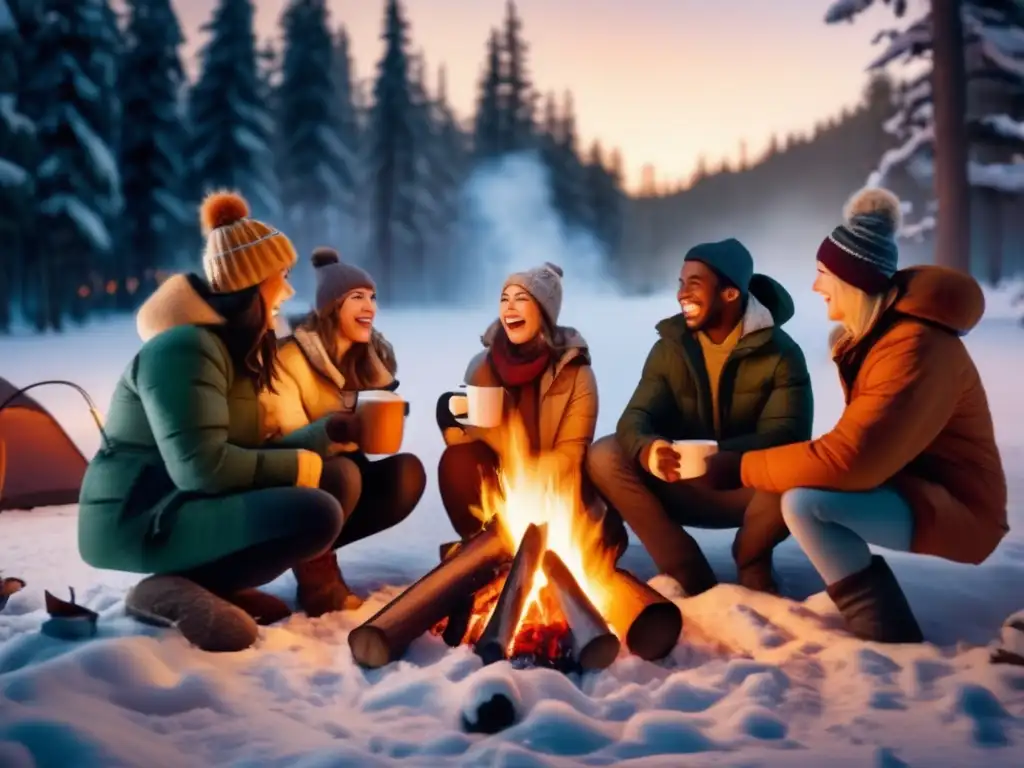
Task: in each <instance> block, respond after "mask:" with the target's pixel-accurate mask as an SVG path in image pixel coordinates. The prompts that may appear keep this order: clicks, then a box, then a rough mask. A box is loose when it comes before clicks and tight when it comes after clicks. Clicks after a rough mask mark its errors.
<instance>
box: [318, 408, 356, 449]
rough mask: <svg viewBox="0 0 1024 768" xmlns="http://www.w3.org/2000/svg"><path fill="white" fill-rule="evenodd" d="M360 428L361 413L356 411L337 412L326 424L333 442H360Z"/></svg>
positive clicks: (325, 427)
mask: <svg viewBox="0 0 1024 768" xmlns="http://www.w3.org/2000/svg"><path fill="white" fill-rule="evenodd" d="M360 428H361V424H360V419H359V414H358V413H356V412H352V413H348V412H343V413H335V414H333V415H332V416H331V417H330V418H328V419H327V424H326V425H325V426H324V429H325V430H326V432H327V437H328V439H329V440H330V441H331V442H332V443H358V442H359V431H360Z"/></svg>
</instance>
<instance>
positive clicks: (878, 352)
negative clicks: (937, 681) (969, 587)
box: [708, 189, 1008, 643]
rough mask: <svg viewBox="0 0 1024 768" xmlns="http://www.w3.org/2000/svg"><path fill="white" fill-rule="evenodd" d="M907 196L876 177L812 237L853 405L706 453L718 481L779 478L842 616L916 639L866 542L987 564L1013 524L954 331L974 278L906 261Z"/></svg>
mask: <svg viewBox="0 0 1024 768" xmlns="http://www.w3.org/2000/svg"><path fill="white" fill-rule="evenodd" d="M899 211H900V207H899V201H898V200H897V199H896V197H895V196H894V195H892V193H890V192H888V191H886V190H882V189H867V190H863V191H862V192H860V193H859V194H858V195H856V196H854V198H852V199H851V200H850V202H849V203H848V204H847V207H846V211H845V222H844V223H843V224H842V225H840V226H838V227H836V228H835V229H834V230H833V231H832V233H831V234H830V235H829V236H828V237H827V238H825V240H824V241H823V242H822V244H821V246H820V247H819V249H818V276H817V279H816V280H815V281H814V290H815V292H817V293H819V294H820V295H821V296H822V297H823V298H824V299H825V303H826V305H827V306H828V316H829V319H830V320H833V321H835V322H838V323H839V324H840V325H841V328H840V329H838V330H839V331H840V333H839V334H838V335H837V336H836V337H834V345H833V359H834V360H835V362H836V365H837V367H838V369H839V376H840V380H841V382H842V385H843V390H844V392H845V395H846V408H845V410H844V411H843V414H842V416H841V417H840V419H839V423H838V424H836V425H835V426H834V427H833V428H832V429H831V430H830V431H829V432H827V433H826V434H824V435H822V436H821V437H819V438H817V439H815V440H810V441H807V442H803V443H795V444H792V445H786V446H781V447H778V448H770V449H768V450H763V451H752V452H750V453H747V454H745V455H744V456H743V457H742V458H740V457H738V456H734V455H730V454H719V455H718V456H716V457H713V458H712V459H711V460H709V462H708V474H709V479H710V482H711V483H712V484H713V485H716V486H719V487H729V486H738V485H740V484H741V483H742V485H744V486H747V487H750V488H756V489H758V490H762V491H770V492H773V493H783V494H784V495H783V498H782V514H783V517H784V518H785V522H786V524H787V526H788V527H789V530H790V532H791V533H792V534H793V536H794V537H795V538H796V540H797V541H798V542H799V543H800V546H801V547H802V548H803V550H804V552H805V553H806V554H807V556H808V558H809V559H810V560H811V562H812V564H813V565H814V566H815V568H817V570H818V572H819V573H820V574H821V576H822V578H823V579H824V580H825V584H826V586H827V590H828V594H829V595H830V596H831V598H832V600H833V601H834V602H835V604H836V606H837V607H838V608H839V610H840V612H841V613H842V615H843V617H844V619H845V620H846V623H847V626H848V627H849V629H850V630H851V631H852V632H853V633H854V634H855V635H857V636H859V637H861V638H864V639H867V640H875V641H879V642H897V643H898V642H920V641H921V640H922V634H921V630H920V627H919V626H918V624H917V621H916V619H915V618H914V615H913V613H912V612H911V610H910V606H909V605H908V603H907V600H906V598H905V597H904V595H903V592H902V591H901V589H900V587H899V584H898V583H897V582H896V579H895V577H894V576H893V574H892V571H891V570H890V569H889V567H888V565H887V564H886V562H885V560H884V559H883V558H882V557H880V556H878V555H875V556H872V554H871V552H870V550H869V549H868V544H875V545H878V546H882V547H886V548H888V549H893V550H899V551H908V552H916V553H921V554H927V555H934V556H937V557H942V558H945V559H947V560H952V561H954V562H959V563H973V564H978V563H981V562H982V561H984V560H985V559H986V558H987V557H988V556H989V555H990V554H991V553H992V551H993V550H994V549H995V548H996V546H997V545H998V544H999V541H1000V540H1001V539H1002V538H1003V536H1004V535H1005V534H1006V532H1007V530H1008V526H1007V520H1006V477H1005V475H1004V473H1003V468H1002V464H1001V462H1000V458H999V452H998V450H997V448H996V443H995V436H994V433H993V426H992V416H991V413H990V412H989V407H988V400H987V398H986V396H985V389H984V386H983V385H982V382H981V378H980V376H979V375H978V370H977V368H976V367H975V365H974V362H973V361H972V360H971V356H970V354H969V353H968V351H967V348H966V347H965V346H964V343H963V341H961V338H960V337H961V336H963V335H964V334H966V333H967V332H968V331H970V330H971V329H972V328H973V327H974V326H975V325H977V323H978V321H979V320H980V319H981V316H982V314H983V313H984V308H985V301H984V296H983V295H982V292H981V288H980V287H979V285H978V283H977V282H976V281H975V280H974V279H973V278H972V277H970V276H969V275H966V274H963V273H960V272H955V271H952V270H948V269H943V268H940V267H912V268H910V269H904V270H899V271H897V269H896V262H897V248H896V241H895V234H896V231H897V230H898V228H899V215H900V214H899Z"/></svg>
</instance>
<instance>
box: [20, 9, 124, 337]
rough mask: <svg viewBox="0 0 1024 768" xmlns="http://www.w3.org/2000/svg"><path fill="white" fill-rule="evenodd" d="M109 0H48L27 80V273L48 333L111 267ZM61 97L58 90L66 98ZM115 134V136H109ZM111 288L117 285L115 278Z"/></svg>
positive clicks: (81, 304) (114, 188)
mask: <svg viewBox="0 0 1024 768" xmlns="http://www.w3.org/2000/svg"><path fill="white" fill-rule="evenodd" d="M108 13H109V7H108V6H107V4H106V2H105V0H50V2H49V5H48V8H47V13H46V15H45V17H44V23H42V24H41V25H40V26H39V27H38V33H37V34H36V36H35V37H34V39H33V54H32V55H33V59H32V67H31V69H30V70H29V74H28V76H27V77H25V78H23V79H24V81H25V83H24V88H25V91H24V92H23V96H25V98H26V108H27V109H28V108H29V107H31V108H32V109H35V110H38V114H30V116H31V117H33V118H34V119H35V122H36V125H37V127H38V134H37V135H38V141H39V152H40V157H41V158H43V159H42V162H41V163H40V165H39V166H38V168H37V169H36V180H37V183H38V200H39V207H38V219H37V230H36V232H37V237H36V238H35V243H34V247H35V248H36V249H37V253H45V254H46V255H47V256H46V261H45V262H43V261H41V260H35V261H34V263H33V269H32V270H31V275H30V277H29V280H30V281H31V285H30V288H29V292H30V293H31V295H32V301H33V308H32V314H33V321H34V323H35V325H36V327H37V328H39V329H40V330H43V329H46V328H53V329H56V330H59V329H61V328H62V327H63V320H64V317H65V316H66V315H70V316H71V317H72V318H73V319H76V320H81V319H83V318H84V316H85V313H86V311H87V307H88V305H89V303H91V302H90V295H89V294H90V293H91V292H92V291H93V290H95V288H96V287H102V283H100V284H99V285H97V282H98V281H99V279H100V278H101V277H102V276H103V275H104V273H105V272H106V271H107V270H108V269H109V266H110V258H111V254H112V250H113V240H112V236H111V232H110V229H109V227H108V225H107V222H108V221H111V220H113V219H114V218H116V216H117V215H118V213H119V208H120V205H121V197H120V177H119V174H118V168H117V162H116V160H115V156H114V153H113V152H112V151H111V148H110V147H109V146H108V145H107V144H106V143H105V142H104V141H103V139H102V138H101V135H100V131H101V130H102V131H109V130H110V128H109V126H110V124H111V113H112V112H114V111H115V110H116V109H117V107H116V104H112V103H111V94H113V93H114V85H113V84H114V83H115V82H116V80H115V78H116V69H117V64H116V61H115V60H114V56H115V52H116V40H115V39H113V38H112V36H111V30H110V26H109V17H108V16H107V14H108ZM58 94H59V96H55V95H58ZM108 135H109V134H108ZM109 285H110V287H109V288H108V289H107V292H109V293H113V292H114V290H116V285H115V284H109Z"/></svg>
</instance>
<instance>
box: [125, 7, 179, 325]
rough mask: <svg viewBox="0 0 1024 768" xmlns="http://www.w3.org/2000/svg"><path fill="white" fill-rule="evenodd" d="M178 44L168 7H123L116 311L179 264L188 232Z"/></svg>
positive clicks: (176, 26)
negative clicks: (121, 192) (120, 210)
mask: <svg viewBox="0 0 1024 768" xmlns="http://www.w3.org/2000/svg"><path fill="white" fill-rule="evenodd" d="M183 42H184V39H183V37H182V34H181V27H180V26H179V24H178V18H177V16H176V14H175V13H174V9H173V8H172V7H171V3H170V0H128V20H127V27H126V40H125V51H124V56H123V59H122V63H121V93H122V100H123V105H124V111H125V113H126V114H129V115H131V120H129V121H126V122H125V123H124V126H123V128H122V135H121V152H120V157H121V168H122V174H123V187H124V197H125V211H124V216H123V223H122V239H121V247H120V248H119V249H118V262H119V269H118V270H117V272H116V277H117V279H119V280H121V281H123V284H124V286H125V289H126V290H124V291H121V292H119V293H118V298H119V299H121V301H120V302H119V305H120V306H122V307H130V306H133V305H134V304H135V303H136V302H134V301H132V299H133V298H135V297H138V296H144V295H146V294H147V293H148V292H149V291H151V290H152V289H153V288H154V287H155V285H156V270H158V269H161V268H173V267H175V266H177V265H179V264H180V263H182V262H183V261H184V259H185V253H183V246H184V245H186V244H189V243H188V242H187V239H186V240H185V242H183V238H182V237H181V233H182V232H187V231H189V230H190V229H192V228H194V226H195V224H194V220H195V216H194V213H193V211H192V209H191V207H190V205H189V202H190V199H191V197H192V195H191V194H190V190H189V189H188V166H187V162H186V158H185V150H186V148H187V137H186V134H185V124H184V115H183V114H182V109H181V102H180V94H181V89H182V87H183V86H184V83H185V74H184V70H183V69H182V64H181V57H180V55H179V53H178V49H179V48H180V47H181V45H182V43H183Z"/></svg>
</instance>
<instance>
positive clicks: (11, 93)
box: [0, 0, 35, 333]
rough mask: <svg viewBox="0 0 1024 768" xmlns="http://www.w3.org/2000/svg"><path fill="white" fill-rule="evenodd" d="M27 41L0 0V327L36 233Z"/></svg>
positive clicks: (4, 326)
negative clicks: (25, 104)
mask: <svg viewBox="0 0 1024 768" xmlns="http://www.w3.org/2000/svg"><path fill="white" fill-rule="evenodd" d="M22 45H23V41H22V39H21V37H20V35H19V34H18V28H17V25H16V23H15V18H14V15H13V13H12V12H11V9H10V8H9V6H8V5H7V0H0V242H3V244H4V255H3V257H0V333H5V332H7V331H8V330H9V329H10V325H11V321H12V319H13V317H12V315H13V309H14V305H15V304H16V303H17V302H18V300H19V293H20V291H19V290H18V288H19V285H20V281H21V275H22V267H23V265H24V263H25V258H26V256H27V255H28V253H29V247H30V242H31V236H32V203H33V195H32V192H33V186H34V185H33V179H32V176H33V170H34V166H35V157H34V154H35V153H34V143H35V126H34V125H33V124H32V121H31V120H29V119H28V118H27V117H26V116H25V115H23V114H22V113H21V112H20V111H19V109H18V82H19V77H20V74H19V69H20V67H19V63H20V58H21V48H22Z"/></svg>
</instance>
